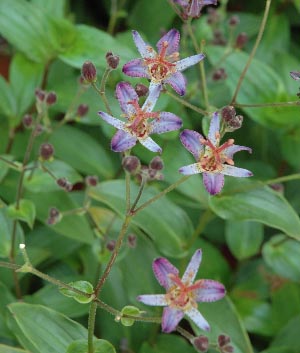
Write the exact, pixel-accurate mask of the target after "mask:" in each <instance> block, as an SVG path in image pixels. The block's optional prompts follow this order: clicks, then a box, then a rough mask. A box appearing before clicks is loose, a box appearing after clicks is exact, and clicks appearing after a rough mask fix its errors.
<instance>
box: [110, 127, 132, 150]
mask: <svg viewBox="0 0 300 353" xmlns="http://www.w3.org/2000/svg"><path fill="white" fill-rule="evenodd" d="M136 142H137V138H136V137H135V136H131V135H130V134H129V133H128V132H125V131H122V130H119V131H117V132H116V134H115V135H114V137H113V138H112V140H111V149H112V150H113V151H114V152H124V151H126V150H129V149H130V148H131V147H133V146H134V145H135V144H136Z"/></svg>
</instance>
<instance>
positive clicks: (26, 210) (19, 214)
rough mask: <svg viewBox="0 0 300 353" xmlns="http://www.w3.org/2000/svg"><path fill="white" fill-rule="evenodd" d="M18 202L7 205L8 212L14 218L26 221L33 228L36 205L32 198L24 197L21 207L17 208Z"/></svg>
mask: <svg viewBox="0 0 300 353" xmlns="http://www.w3.org/2000/svg"><path fill="white" fill-rule="evenodd" d="M16 205H17V204H16V203H15V204H13V205H10V206H8V207H7V214H8V215H9V217H11V218H12V219H17V220H20V221H23V222H26V223H27V224H28V225H29V227H30V228H31V229H32V227H33V223H34V220H35V205H34V203H33V202H32V201H30V200H25V199H22V200H21V201H20V204H19V208H18V209H17V208H16Z"/></svg>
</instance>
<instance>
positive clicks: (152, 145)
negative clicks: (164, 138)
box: [139, 137, 162, 153]
mask: <svg viewBox="0 0 300 353" xmlns="http://www.w3.org/2000/svg"><path fill="white" fill-rule="evenodd" d="M139 141H140V143H141V144H142V145H143V146H144V147H146V148H147V149H148V150H150V151H152V152H158V153H161V151H162V149H161V147H160V146H159V145H158V144H157V143H156V142H154V141H153V140H152V138H151V137H147V138H145V139H139Z"/></svg>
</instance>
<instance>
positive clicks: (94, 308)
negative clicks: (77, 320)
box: [88, 302, 97, 353]
mask: <svg viewBox="0 0 300 353" xmlns="http://www.w3.org/2000/svg"><path fill="white" fill-rule="evenodd" d="M96 311H97V303H96V302H91V304H90V310H89V322H88V353H94V344H93V339H94V330H95V320H96Z"/></svg>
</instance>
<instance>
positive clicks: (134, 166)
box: [122, 156, 141, 175]
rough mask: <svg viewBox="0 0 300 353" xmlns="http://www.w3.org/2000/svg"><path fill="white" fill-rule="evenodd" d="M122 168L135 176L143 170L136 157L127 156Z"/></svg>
mask: <svg viewBox="0 0 300 353" xmlns="http://www.w3.org/2000/svg"><path fill="white" fill-rule="evenodd" d="M122 166H123V168H124V169H125V170H126V172H128V173H130V174H132V175H135V174H136V173H138V171H139V170H140V168H141V162H140V160H139V159H138V158H137V157H135V156H127V157H124V158H123V161H122Z"/></svg>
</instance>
